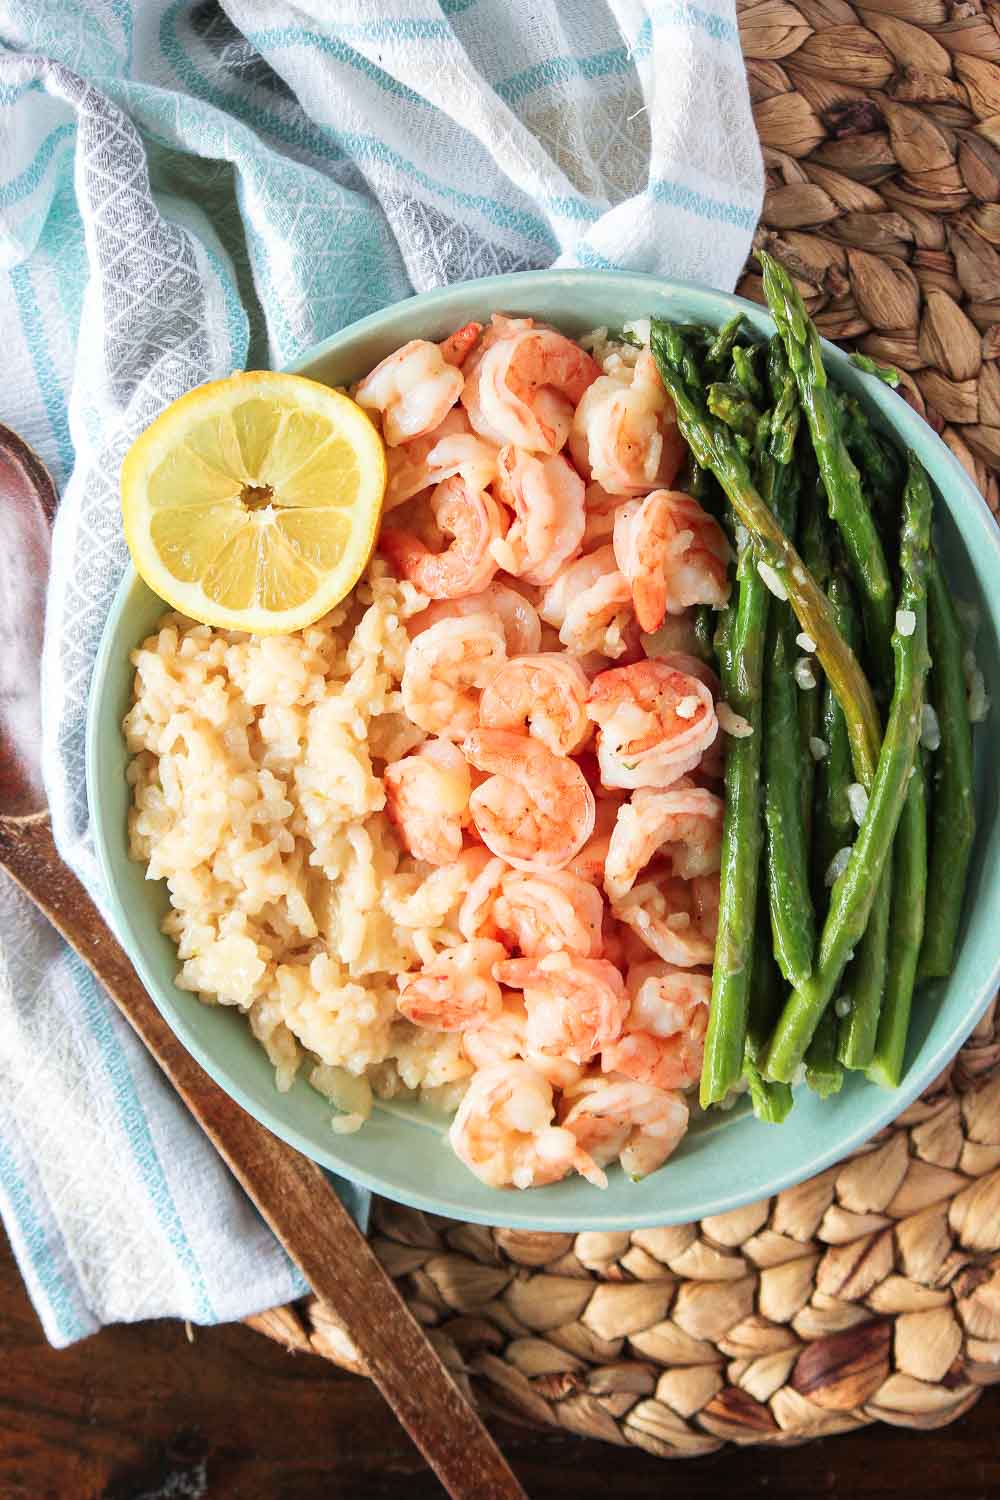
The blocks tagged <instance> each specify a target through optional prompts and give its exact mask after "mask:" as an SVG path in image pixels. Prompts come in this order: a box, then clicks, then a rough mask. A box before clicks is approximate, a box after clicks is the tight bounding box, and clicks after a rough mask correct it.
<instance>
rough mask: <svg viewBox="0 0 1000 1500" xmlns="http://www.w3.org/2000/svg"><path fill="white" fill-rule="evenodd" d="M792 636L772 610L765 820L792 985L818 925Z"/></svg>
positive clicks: (776, 920) (804, 968)
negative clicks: (805, 813)
mask: <svg viewBox="0 0 1000 1500" xmlns="http://www.w3.org/2000/svg"><path fill="white" fill-rule="evenodd" d="M792 629H794V623H793V625H792ZM790 634H791V632H790V629H789V626H788V622H787V620H785V619H782V618H781V617H780V615H779V613H778V610H777V609H774V610H772V612H771V626H770V629H769V631H768V662H767V676H766V685H765V695H766V702H767V713H766V715H765V724H764V766H765V773H764V821H765V825H766V828H767V867H766V868H767V888H768V897H769V902H770V908H771V932H772V934H773V938H774V953H775V957H776V958H777V960H778V965H779V967H780V969H781V972H782V974H784V976H785V978H786V979H787V980H788V982H789V984H800V983H802V981H803V980H805V979H807V978H808V976H809V974H810V973H811V972H812V966H813V954H814V951H815V947H816V924H815V918H814V916H813V904H812V893H811V891H810V888H809V857H808V852H807V849H806V832H805V824H804V823H803V820H802V790H801V777H802V770H803V749H802V744H801V741H800V739H799V723H798V705H797V703H796V697H797V694H798V688H797V687H796V684H795V678H794V677H793V676H792V665H793V661H794V653H795V646H794V643H792V642H790ZM808 754H809V752H808V750H806V751H805V755H806V756H808Z"/></svg>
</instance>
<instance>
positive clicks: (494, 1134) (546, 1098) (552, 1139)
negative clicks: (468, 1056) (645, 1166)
mask: <svg viewBox="0 0 1000 1500" xmlns="http://www.w3.org/2000/svg"><path fill="white" fill-rule="evenodd" d="M554 1116H555V1105H554V1103H553V1099H552V1087H551V1085H550V1084H549V1083H548V1082H547V1080H546V1079H545V1078H543V1077H542V1075H541V1073H539V1072H538V1070H537V1069H536V1068H533V1067H532V1066H531V1065H530V1064H529V1063H526V1062H502V1063H496V1064H494V1065H493V1066H492V1067H489V1068H483V1069H481V1070H480V1071H479V1072H477V1073H474V1074H473V1076H472V1082H471V1083H470V1084H469V1087H468V1089H467V1090H466V1092H465V1096H464V1098H463V1099H462V1102H461V1104H460V1105H459V1106H458V1113H457V1114H456V1116H455V1118H454V1120H453V1121H452V1125H451V1130H450V1131H449V1132H448V1138H449V1140H450V1141H451V1145H452V1149H453V1150H454V1152H455V1155H456V1156H457V1157H458V1159H459V1161H462V1162H464V1163H465V1165H466V1166H467V1167H468V1168H469V1169H470V1171H472V1172H474V1173H475V1174H476V1176H477V1177H478V1178H479V1179H480V1181H481V1182H485V1183H486V1184H487V1185H488V1186H489V1187H517V1188H528V1187H540V1186H541V1185H542V1184H544V1183H548V1182H558V1181H559V1180H560V1178H562V1177H565V1176H566V1173H567V1172H569V1171H571V1170H572V1169H573V1168H575V1169H576V1170H577V1171H578V1172H581V1173H582V1174H583V1175H584V1176H585V1177H586V1178H587V1179H588V1181H590V1182H592V1183H594V1184H595V1186H598V1187H603V1186H604V1185H605V1182H606V1179H605V1177H604V1173H603V1172H602V1171H600V1169H599V1168H598V1167H597V1166H595V1164H594V1162H593V1161H592V1160H591V1159H590V1157H589V1156H588V1155H587V1153H586V1152H585V1151H584V1150H582V1149H581V1147H580V1145H579V1143H578V1141H577V1139H576V1136H575V1135H574V1134H573V1133H572V1131H569V1130H564V1129H562V1128H561V1127H560V1126H558V1125H553V1123H552V1120H553V1118H554Z"/></svg>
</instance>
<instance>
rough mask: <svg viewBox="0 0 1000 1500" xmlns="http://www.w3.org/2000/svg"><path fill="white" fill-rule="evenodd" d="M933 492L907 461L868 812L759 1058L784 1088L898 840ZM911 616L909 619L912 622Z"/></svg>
mask: <svg viewBox="0 0 1000 1500" xmlns="http://www.w3.org/2000/svg"><path fill="white" fill-rule="evenodd" d="M930 522H931V492H930V486H929V484H928V483H927V476H926V475H925V474H924V472H923V470H922V469H921V468H920V465H919V463H918V462H917V460H916V458H915V457H914V456H913V455H911V456H910V472H909V478H908V480H907V484H906V489H905V490H904V493H903V526H902V534H901V538H900V575H901V597H900V611H899V614H898V615H897V619H900V620H902V621H903V623H904V630H905V629H906V628H908V626H909V625H910V624H912V627H913V628H912V631H910V632H909V633H904V631H901V630H900V629H899V628H898V627H897V629H896V630H895V631H894V632H893V637H892V649H893V656H894V658H895V662H896V679H895V689H894V692H893V698H892V708H891V711H890V715H889V722H888V725H887V727H886V732H885V739H884V740H883V743H882V749H881V753H880V754H879V758H878V769H877V772H876V775H875V780H874V784H873V786H872V790H871V797H870V800H869V803H868V809H867V811H866V813H865V817H864V819H863V821H862V823H861V828H860V830H859V833H858V837H857V839H856V841H855V844H854V847H853V849H852V851H851V857H850V860H849V862H848V864H847V868H846V869H845V870H844V871H843V873H842V874H841V875H840V877H839V878H838V880H837V881H836V884H835V885H834V887H833V892H832V896H831V900H830V909H829V911H828V912H827V916H826V922H825V923H824V926H823V935H822V938H821V940H820V946H819V962H818V964H817V966H816V968H815V969H814V970H813V972H812V974H811V975H810V977H809V978H808V979H807V980H806V981H805V983H804V984H802V985H799V986H797V988H796V989H795V990H793V991H792V994H791V995H790V996H789V998H788V1000H787V1002H786V1004H785V1008H784V1010H783V1011H782V1014H781V1018H780V1020H779V1021H778V1024H777V1026H776V1027H775V1031H774V1035H773V1037H772V1038H771V1044H770V1047H769V1048H768V1052H767V1057H766V1058H765V1063H764V1070H765V1072H766V1073H767V1074H768V1076H769V1077H772V1078H777V1079H779V1080H781V1081H783V1082H786V1083H787V1082H788V1081H789V1080H790V1079H791V1078H792V1076H793V1074H794V1072H795V1070H796V1068H797V1067H798V1065H799V1063H800V1062H801V1061H802V1059H803V1057H804V1056H805V1052H806V1049H807V1047H808V1046H809V1043H810V1041H811V1040H812V1036H813V1033H814V1032H815V1030H816V1027H817V1025H818V1024H819V1020H820V1017H821V1016H822V1014H823V1012H824V1010H825V1009H826V1007H827V1005H828V1004H829V1002H830V1000H831V998H832V996H833V993H834V990H835V988H836V986H837V984H838V982H839V980H840V977H841V975H842V973H843V971H844V966H845V964H846V962H847V959H848V956H849V954H850V953H851V952H852V950H853V949H854V947H855V945H856V944H857V942H858V941H859V939H860V938H861V936H862V934H863V933H864V930H865V927H866V926H867V924H868V917H869V914H870V912H871V908H872V902H873V901H874V898H875V893H876V890H877V888H878V884H879V881H880V879H881V876H882V871H883V869H884V868H885V864H886V860H887V858H888V855H889V850H890V848H891V846H892V841H893V838H894V837H895V833H896V825H897V823H898V822H899V818H900V814H901V812H902V809H903V803H904V802H905V800H906V795H907V792H908V789H909V780H910V771H911V770H912V769H913V762H914V756H915V754H916V749H917V742H918V739H919V734H920V710H921V705H922V702H923V689H924V679H925V677H926V674H927V668H928V666H929V664H930V658H929V655H928V650H927V567H928V558H929V553H930ZM910 616H912V620H911V619H910Z"/></svg>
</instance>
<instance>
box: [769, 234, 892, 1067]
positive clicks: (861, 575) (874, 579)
mask: <svg viewBox="0 0 1000 1500" xmlns="http://www.w3.org/2000/svg"><path fill="white" fill-rule="evenodd" d="M761 263H762V265H763V267H764V293H765V296H766V297H767V301H768V306H769V307H770V309H771V312H772V315H773V317H774V319H775V322H776V323H777V325H778V328H779V331H780V333H781V335H782V337H783V338H784V341H785V347H786V349H787V350H788V357H789V362H790V364H791V366H792V368H793V370H794V371H795V375H796V379H797V381H798V386H799V399H800V401H801V402H802V406H803V409H804V411H805V414H806V421H807V422H808V424H809V431H810V435H811V437H812V442H813V449H814V451H815V454H816V461H817V463H818V465H819V469H820V473H821V475H822V477H823V485H824V488H825V489H826V493H827V498H828V500H829V504H830V512H831V514H832V516H833V518H834V520H835V521H836V523H837V528H838V530H839V532H840V536H841V540H842V542H843V545H844V549H845V552H846V553H847V558H848V562H849V564H850V566H851V570H852V572H853V574H854V577H855V581H856V584H857V587H858V592H859V595H860V601H861V611H862V615H863V618H864V622H865V635H866V638H867V643H868V649H869V652H870V653H871V656H872V659H873V661H874V662H875V665H876V682H877V685H878V686H880V687H881V689H882V691H883V693H884V694H885V696H886V698H888V696H889V692H890V690H891V684H892V670H893V662H892V614H893V595H892V584H891V582H890V579H889V570H888V566H887V564H886V560H885V554H884V552H883V550H882V542H881V539H880V537H879V534H878V529H877V527H876V525H875V521H874V518H873V516H872V513H871V511H870V509H869V507H868V502H867V501H866V499H865V496H864V493H863V491H862V488H861V476H860V475H859V473H858V470H857V467H856V466H855V464H854V461H853V459H852V458H851V455H850V453H849V452H848V449H847V445H846V443H845V442H844V436H843V432H842V430H841V410H840V403H839V402H838V399H837V397H836V395H835V393H834V392H833V391H832V390H831V389H830V387H829V384H828V381H827V376H826V371H825V369H824V368H823V356H822V349H821V347H820V341H819V335H818V334H817V332H816V330H815V328H814V327H813V324H812V323H811V322H810V320H809V318H808V316H807V314H806V310H805V307H804V305H803V302H802V299H801V297H800V296H799V294H798V292H797V291H796V290H795V287H794V284H793V282H792V279H791V277H790V276H789V275H788V273H787V271H785V269H784V267H782V266H780V265H779V264H778V263H777V261H774V260H772V259H771V258H770V257H769V256H762V257H761ZM889 882H890V872H889V869H888V868H887V869H886V870H885V871H884V874H883V879H882V885H881V887H880V888H879V889H878V890H877V891H876V893H875V900H874V903H873V907H872V920H871V921H870V922H869V924H868V927H867V930H866V931H865V932H864V934H863V936H862V937H861V940H860V944H859V952H858V957H857V962H856V964H855V966H854V969H853V971H852V976H851V982H852V990H853V994H852V1006H851V1011H850V1014H849V1016H847V1017H846V1018H845V1019H844V1020H843V1021H842V1023H841V1027H840V1036H839V1040H838V1049H837V1050H838V1056H839V1057H840V1060H841V1062H843V1063H845V1064H846V1065H848V1066H850V1067H854V1068H863V1067H867V1065H868V1063H869V1062H870V1061H871V1057H872V1052H873V1051H874V1047H875V1034H876V1028H877V1024H878V1013H879V1008H880V1006H881V1004H882V990H883V986H884V982H885V973H886V966H887V945H888V941H889V904H890V898H891V891H890V884H889Z"/></svg>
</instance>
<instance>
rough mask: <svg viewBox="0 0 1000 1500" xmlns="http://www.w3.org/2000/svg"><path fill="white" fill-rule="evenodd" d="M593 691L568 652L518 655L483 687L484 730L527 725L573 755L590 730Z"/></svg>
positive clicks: (551, 746)
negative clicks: (590, 695)
mask: <svg viewBox="0 0 1000 1500" xmlns="http://www.w3.org/2000/svg"><path fill="white" fill-rule="evenodd" d="M589 691H590V682H589V679H588V677H587V674H586V672H584V670H583V668H582V667H581V666H580V665H579V664H578V663H577V662H576V661H575V660H574V659H573V657H572V656H567V655H566V654H565V652H554V651H543V652H541V653H540V654H538V655H537V656H518V657H516V658H515V659H514V661H508V662H507V664H506V666H503V667H501V668H500V671H499V672H498V673H497V674H496V676H495V677H494V678H493V679H492V681H491V682H489V683H488V684H487V686H486V688H485V689H484V690H483V696H482V697H481V698H480V700H479V722H480V724H482V726H483V728H484V729H517V730H520V729H522V728H526V729H527V731H528V733H529V734H532V735H534V736H535V738H536V739H538V740H541V742H542V744H543V745H547V746H548V748H549V749H550V750H551V751H552V753H553V755H573V754H574V753H575V752H576V751H577V750H579V749H580V748H581V747H582V746H583V744H584V743H585V741H586V740H587V738H588V736H589V735H590V731H591V724H590V720H589V719H588V717H587V694H588V693H589Z"/></svg>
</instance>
